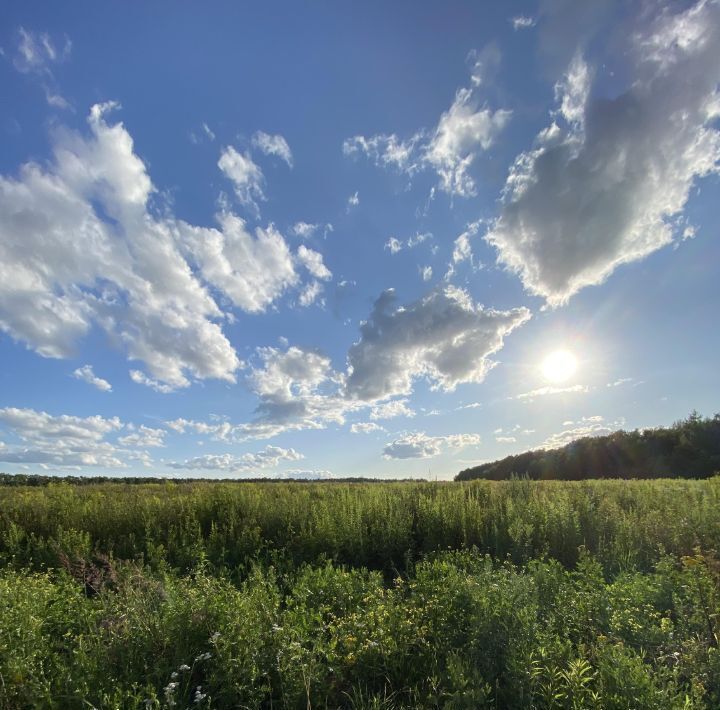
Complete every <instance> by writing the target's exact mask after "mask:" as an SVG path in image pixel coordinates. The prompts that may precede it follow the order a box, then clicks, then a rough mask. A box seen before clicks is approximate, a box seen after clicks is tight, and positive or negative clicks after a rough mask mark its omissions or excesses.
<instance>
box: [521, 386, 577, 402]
mask: <svg viewBox="0 0 720 710" xmlns="http://www.w3.org/2000/svg"><path fill="white" fill-rule="evenodd" d="M589 391H590V388H589V387H588V386H587V385H570V386H569V387H549V386H548V387H539V388H538V389H535V390H531V391H530V392H522V393H521V394H518V395H515V397H511V398H510V399H525V400H528V401H529V402H532V401H533V400H535V399H537V398H538V397H546V396H547V395H552V394H571V393H575V392H580V393H587V392H589Z"/></svg>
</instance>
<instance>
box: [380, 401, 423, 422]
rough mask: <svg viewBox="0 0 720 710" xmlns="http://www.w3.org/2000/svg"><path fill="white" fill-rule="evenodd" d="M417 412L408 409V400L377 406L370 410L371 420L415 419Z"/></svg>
mask: <svg viewBox="0 0 720 710" xmlns="http://www.w3.org/2000/svg"><path fill="white" fill-rule="evenodd" d="M414 416H415V411H414V410H412V409H410V407H408V401H407V400H406V399H396V400H393V401H392V402H384V403H383V404H377V405H375V406H374V407H372V409H371V410H370V419H394V418H395V417H414Z"/></svg>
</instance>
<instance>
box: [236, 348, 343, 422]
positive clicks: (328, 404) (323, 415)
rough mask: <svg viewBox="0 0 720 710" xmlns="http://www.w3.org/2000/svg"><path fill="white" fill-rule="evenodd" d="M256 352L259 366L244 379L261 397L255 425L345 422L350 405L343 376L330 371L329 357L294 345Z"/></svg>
mask: <svg viewBox="0 0 720 710" xmlns="http://www.w3.org/2000/svg"><path fill="white" fill-rule="evenodd" d="M258 355H259V357H260V360H261V366H260V367H256V368H255V369H253V370H252V372H251V373H250V375H248V378H247V382H248V385H249V386H250V389H251V390H252V391H253V392H254V393H255V394H256V395H257V397H258V398H259V400H260V402H259V404H258V407H257V414H258V420H259V421H258V422H256V423H255V425H262V424H268V425H282V426H285V427H288V428H296V429H301V428H311V429H319V428H323V427H324V426H326V425H327V423H328V422H334V423H337V424H342V423H344V421H345V418H344V415H345V413H346V411H348V410H349V409H352V408H353V407H352V404H351V403H348V402H346V401H344V399H343V397H342V393H341V382H342V376H341V375H339V374H338V373H336V372H335V371H334V370H333V368H332V364H331V362H330V358H328V357H326V356H325V355H322V354H320V353H316V352H312V351H308V350H302V349H300V348H297V347H290V348H288V349H287V350H285V351H282V350H279V349H277V348H260V349H259V351H258ZM248 426H253V425H252V424H251V425H248ZM239 433H242V430H240V431H239Z"/></svg>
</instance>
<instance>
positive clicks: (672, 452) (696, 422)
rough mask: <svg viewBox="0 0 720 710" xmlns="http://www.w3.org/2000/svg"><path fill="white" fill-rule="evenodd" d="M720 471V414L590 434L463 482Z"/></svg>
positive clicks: (489, 467) (480, 470)
mask: <svg viewBox="0 0 720 710" xmlns="http://www.w3.org/2000/svg"><path fill="white" fill-rule="evenodd" d="M718 473H720V414H716V415H715V416H714V417H712V418H703V417H701V416H699V415H698V414H696V413H693V414H691V415H690V416H689V417H688V418H687V419H685V420H684V421H680V422H676V423H675V424H673V426H671V427H659V428H657V429H645V430H643V431H637V430H636V431H630V432H627V431H616V432H615V433H614V434H610V435H608V436H588V437H584V438H582V439H578V440H576V441H573V442H572V443H571V444H568V445H567V446H563V447H562V448H560V449H553V450H544V449H541V450H538V451H528V452H526V453H524V454H519V455H517V456H507V457H506V458H504V459H501V460H500V461H493V462H491V463H484V464H481V465H480V466H474V467H473V468H467V469H465V470H464V471H461V472H460V473H459V474H458V475H457V476H456V480H458V481H471V480H473V479H476V478H484V479H487V480H491V481H502V480H507V479H509V478H512V477H513V476H521V477H527V478H531V479H534V480H547V479H560V480H562V481H580V480H585V479H590V478H669V477H677V478H707V477H709V476H714V475H716V474H718Z"/></svg>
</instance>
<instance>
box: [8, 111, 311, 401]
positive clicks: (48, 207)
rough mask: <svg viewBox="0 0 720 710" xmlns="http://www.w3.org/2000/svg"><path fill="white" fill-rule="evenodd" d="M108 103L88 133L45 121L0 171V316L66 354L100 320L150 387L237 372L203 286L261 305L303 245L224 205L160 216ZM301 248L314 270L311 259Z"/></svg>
mask: <svg viewBox="0 0 720 710" xmlns="http://www.w3.org/2000/svg"><path fill="white" fill-rule="evenodd" d="M114 108H117V105H116V104H114V103H112V102H111V103H106V104H102V105H96V106H93V108H92V110H91V112H90V115H89V118H88V125H89V129H90V131H89V135H83V134H79V133H75V132H71V131H67V130H62V129H58V130H56V131H55V133H54V135H53V149H54V157H53V159H52V161H50V162H49V163H48V164H47V165H46V166H41V165H39V164H37V163H33V162H30V163H27V164H25V165H23V166H22V167H21V168H20V170H19V174H18V176H17V177H9V176H0V330H2V331H4V332H5V333H7V334H8V335H10V336H11V337H13V338H14V339H16V340H18V341H20V342H23V343H25V344H27V345H28V346H29V347H30V348H32V349H33V350H35V351H36V352H38V353H39V354H40V355H42V356H44V357H53V358H65V357H71V356H73V355H74V354H75V348H76V346H77V343H78V341H79V340H80V339H81V338H82V337H83V336H85V335H86V334H87V333H88V332H89V331H90V330H91V328H93V327H94V326H99V327H100V328H102V329H104V330H105V331H106V332H107V333H108V334H109V335H110V336H111V339H112V342H114V343H116V344H117V345H118V346H119V347H121V348H123V349H124V350H125V351H126V352H127V355H128V357H129V358H130V359H132V360H137V361H140V362H142V363H144V365H145V367H146V368H147V374H146V373H143V372H141V371H140V370H134V371H133V372H134V373H135V374H131V377H132V378H133V380H134V381H136V382H139V383H141V384H146V385H149V386H154V387H156V388H157V389H159V390H160V391H163V390H169V389H173V388H178V387H186V386H188V385H189V384H190V382H191V378H197V379H206V378H218V379H223V380H226V381H228V382H234V381H235V372H236V371H237V370H238V369H239V368H240V367H241V365H242V363H241V362H240V360H239V358H238V357H237V354H236V352H235V350H234V348H233V347H232V345H231V344H230V342H229V341H228V339H227V338H226V336H225V335H224V333H223V330H222V327H221V324H222V322H223V321H227V320H230V319H231V318H232V313H230V312H224V311H223V310H222V309H221V308H220V306H218V304H217V302H216V301H215V298H214V296H213V294H212V290H211V289H216V290H217V291H219V292H221V293H223V294H224V295H225V296H227V298H228V300H229V301H230V302H231V303H232V304H233V305H235V306H237V307H238V308H240V309H242V310H245V311H248V312H253V313H255V312H260V311H262V310H264V309H265V308H267V307H268V306H269V305H270V304H271V303H273V302H274V301H275V300H276V299H278V298H279V297H280V296H281V295H282V294H283V293H284V292H285V291H286V290H287V289H288V288H290V287H300V286H301V285H302V279H301V278H300V276H299V275H298V273H297V271H296V265H297V264H299V263H300V261H302V260H304V262H303V263H305V262H308V258H305V257H301V256H299V255H293V254H292V253H291V252H290V250H289V248H288V247H287V245H286V243H285V241H284V239H283V237H282V235H280V234H279V233H278V232H277V230H275V229H274V227H273V226H272V225H270V226H269V227H267V228H265V229H262V228H257V229H256V230H255V233H254V234H251V233H250V231H249V230H248V229H247V228H246V226H245V223H244V221H243V220H242V219H240V218H239V217H237V216H235V215H234V214H232V213H231V212H228V211H223V212H222V213H221V214H220V215H219V216H218V223H219V227H218V228H207V227H197V226H193V225H190V224H187V223H185V222H183V221H182V220H178V219H176V218H175V217H173V215H172V214H171V213H170V212H169V210H165V211H164V212H163V214H162V216H157V215H156V214H155V210H153V209H152V205H151V200H152V198H153V195H154V194H155V193H156V190H155V187H154V186H153V184H152V181H151V179H150V177H149V175H148V173H147V170H146V167H145V164H144V163H143V161H142V160H141V159H140V158H139V157H138V155H137V154H136V153H135V151H134V146H133V140H132V137H131V136H130V134H129V133H128V131H127V130H126V129H125V127H124V126H123V124H122V123H115V124H111V123H109V122H108V121H107V115H108V113H109V112H110V111H111V110H112V109H114ZM306 257H307V255H306ZM310 259H314V261H313V262H312V263H313V264H314V266H315V268H316V270H318V271H319V270H320V267H321V265H322V260H321V259H320V260H319V261H318V259H317V258H316V257H312V255H310Z"/></svg>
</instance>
